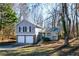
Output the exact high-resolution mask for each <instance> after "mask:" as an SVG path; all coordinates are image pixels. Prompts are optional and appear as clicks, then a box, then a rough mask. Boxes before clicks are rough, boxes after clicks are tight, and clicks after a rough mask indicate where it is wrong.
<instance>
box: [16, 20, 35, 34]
mask: <svg viewBox="0 0 79 59" xmlns="http://www.w3.org/2000/svg"><path fill="white" fill-rule="evenodd" d="M23 26H26V27H27V29H29V26H31V32H23ZM19 27H21V32H19ZM16 35H35V25H33V24H32V23H30V22H28V21H25V20H23V21H22V22H21V23H19V24H17V25H16Z"/></svg>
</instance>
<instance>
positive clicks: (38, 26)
mask: <svg viewBox="0 0 79 59" xmlns="http://www.w3.org/2000/svg"><path fill="white" fill-rule="evenodd" d="M22 22H28V23H31V24H32V25H34V26H35V27H37V28H41V29H43V28H42V27H41V26H40V25H37V24H35V23H32V22H30V21H28V20H22V21H20V22H19V23H18V24H17V25H19V24H21V23H22ZM17 25H16V26H17Z"/></svg>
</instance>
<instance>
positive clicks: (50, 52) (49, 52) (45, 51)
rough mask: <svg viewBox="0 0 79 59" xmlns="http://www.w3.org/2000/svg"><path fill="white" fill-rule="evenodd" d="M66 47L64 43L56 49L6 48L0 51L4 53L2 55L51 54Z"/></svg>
mask: <svg viewBox="0 0 79 59" xmlns="http://www.w3.org/2000/svg"><path fill="white" fill-rule="evenodd" d="M64 47H66V46H65V45H62V46H60V47H58V48H56V49H54V50H53V49H51V50H44V51H42V50H40V51H38V50H34V51H31V52H28V51H18V50H17V51H16V50H9V51H8V50H4V51H0V54H1V53H2V55H6V56H50V55H51V54H53V53H55V52H57V51H59V50H61V49H63V48H64Z"/></svg>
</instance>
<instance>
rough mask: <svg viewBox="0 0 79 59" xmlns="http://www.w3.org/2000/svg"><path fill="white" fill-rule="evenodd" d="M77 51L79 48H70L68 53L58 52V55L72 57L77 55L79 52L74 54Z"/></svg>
mask: <svg viewBox="0 0 79 59" xmlns="http://www.w3.org/2000/svg"><path fill="white" fill-rule="evenodd" d="M78 49H79V46H76V47H72V49H70V50H69V51H66V52H65V51H60V52H59V55H60V56H74V55H77V56H78V55H79V52H78V53H77V54H76V53H75V51H76V50H78Z"/></svg>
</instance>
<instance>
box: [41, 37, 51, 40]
mask: <svg viewBox="0 0 79 59" xmlns="http://www.w3.org/2000/svg"><path fill="white" fill-rule="evenodd" d="M42 39H43V41H51V40H50V38H48V37H42Z"/></svg>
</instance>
